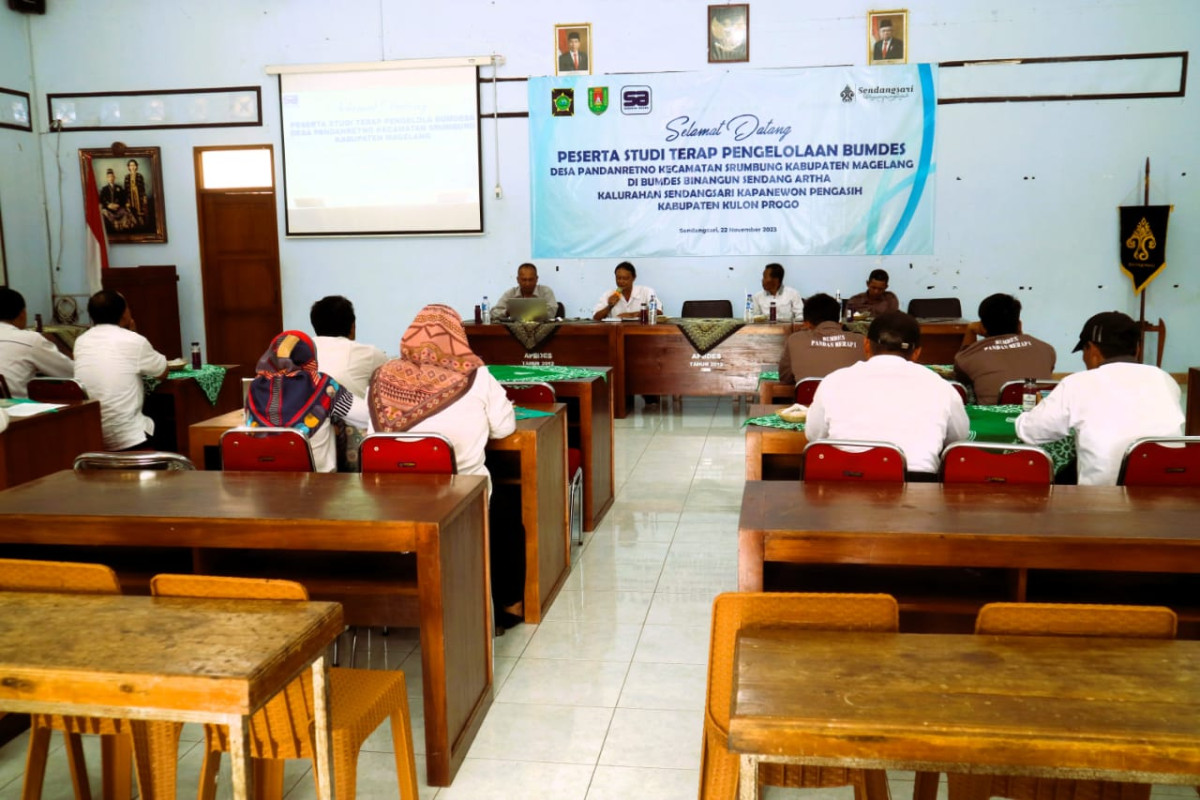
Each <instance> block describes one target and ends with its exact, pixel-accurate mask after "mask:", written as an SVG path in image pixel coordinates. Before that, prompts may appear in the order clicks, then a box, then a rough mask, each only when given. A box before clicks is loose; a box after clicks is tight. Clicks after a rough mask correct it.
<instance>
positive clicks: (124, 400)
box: [75, 289, 167, 450]
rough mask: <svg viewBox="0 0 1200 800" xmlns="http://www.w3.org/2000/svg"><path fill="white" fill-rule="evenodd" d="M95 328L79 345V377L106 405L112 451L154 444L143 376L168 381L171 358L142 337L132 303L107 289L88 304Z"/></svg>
mask: <svg viewBox="0 0 1200 800" xmlns="http://www.w3.org/2000/svg"><path fill="white" fill-rule="evenodd" d="M88 316H90V317H91V318H92V327H91V328H90V329H89V330H87V331H85V332H84V333H83V334H81V335H80V337H79V338H78V339H77V340H76V341H75V378H76V379H77V380H78V381H79V382H81V383H82V384H83V385H84V387H85V388H86V389H87V392H88V396H89V397H91V398H92V399H93V400H99V401H100V428H101V430H102V432H103V434H104V447H105V449H108V450H140V449H143V448H146V447H149V446H150V442H149V437H150V436H152V435H153V434H154V421H153V420H152V419H150V418H149V417H147V416H146V415H144V414H143V413H142V402H143V400H144V399H145V394H146V392H145V388H144V386H143V384H142V378H143V377H150V378H156V379H158V380H162V379H164V378H166V377H167V357H166V356H164V355H163V354H162V353H159V352H157V351H156V350H155V349H154V348H153V347H152V346H151V344H150V342H149V341H148V340H147V339H146V337H144V336H142V335H141V334H139V333H137V326H136V325H135V324H134V321H133V315H132V314H131V313H130V311H129V305H128V304H127V303H126V302H125V298H124V297H122V296H121V295H120V293H119V292H114V291H112V290H111V289H104V290H102V291H99V292H96V293H95V294H94V295H92V296H91V298H90V299H89V300H88Z"/></svg>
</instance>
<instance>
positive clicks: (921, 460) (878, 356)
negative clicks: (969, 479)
mask: <svg viewBox="0 0 1200 800" xmlns="http://www.w3.org/2000/svg"><path fill="white" fill-rule="evenodd" d="M866 350H867V360H866V361H860V362H859V363H857V364H854V365H852V366H849V367H845V368H844V369H839V370H837V371H836V372H831V373H829V374H828V375H826V376H825V378H824V379H823V380H822V381H821V385H820V387H818V388H817V394H816V396H815V397H814V398H813V402H812V405H811V406H809V409H808V421H807V422H806V423H805V426H804V432H805V434H806V435H807V436H808V440H809V441H810V442H815V441H819V440H821V439H866V440H874V441H883V442H890V443H892V444H894V445H898V446H899V447H900V449H901V450H903V451H904V457H905V460H906V461H907V464H908V472H909V480H936V477H937V471H938V466H939V464H940V462H941V453H942V449H943V448H944V447H945V446H946V445H948V444H950V443H951V442H956V441H959V440H960V439H966V438H967V435H968V434H969V433H970V427H969V425H968V422H967V412H966V410H965V409H964V408H963V403H962V399H961V398H959V395H958V392H956V391H955V390H954V388H953V387H951V386H950V384H949V383H947V382H946V381H945V380H943V379H942V378H940V377H938V375H937V373H935V372H933V371H932V370H930V369H928V368H926V367H923V366H921V365H920V364H917V363H914V362H915V361H916V359H917V358H918V357H919V356H920V354H921V326H920V325H919V324H918V323H917V321H916V319H914V318H913V317H910V316H909V315H908V314H905V313H903V312H902V311H890V312H888V313H886V314H883V315H881V316H878V317H876V318H875V320H874V321H873V322H872V323H871V327H870V328H869V329H868V331H867V345H866Z"/></svg>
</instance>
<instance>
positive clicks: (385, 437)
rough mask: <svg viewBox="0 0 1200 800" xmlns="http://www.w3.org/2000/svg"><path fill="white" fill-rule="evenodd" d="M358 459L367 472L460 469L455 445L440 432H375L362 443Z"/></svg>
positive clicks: (440, 472)
mask: <svg viewBox="0 0 1200 800" xmlns="http://www.w3.org/2000/svg"><path fill="white" fill-rule="evenodd" d="M358 463H359V465H360V466H361V467H362V471H363V473H364V474H365V473H371V472H403V473H406V474H409V475H454V474H455V473H457V472H458V462H457V461H456V460H455V457H454V445H452V444H451V443H450V440H449V439H447V438H446V437H445V436H439V435H438V434H436V433H373V434H371V435H370V436H368V437H366V438H365V439H363V441H362V445H360V446H359V449H358Z"/></svg>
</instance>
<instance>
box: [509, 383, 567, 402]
mask: <svg viewBox="0 0 1200 800" xmlns="http://www.w3.org/2000/svg"><path fill="white" fill-rule="evenodd" d="M502 385H503V386H504V393H505V394H507V395H508V399H509V400H511V401H512V402H514V403H553V402H555V401H556V400H557V397H556V396H555V394H554V387H553V386H551V385H550V384H548V383H544V382H541V381H539V382H535V383H505V384H502Z"/></svg>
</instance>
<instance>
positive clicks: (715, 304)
mask: <svg viewBox="0 0 1200 800" xmlns="http://www.w3.org/2000/svg"><path fill="white" fill-rule="evenodd" d="M679 316H681V317H692V318H696V319H727V318H732V317H733V302H732V301H730V300H684V301H683V308H682V309H680V311H679Z"/></svg>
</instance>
